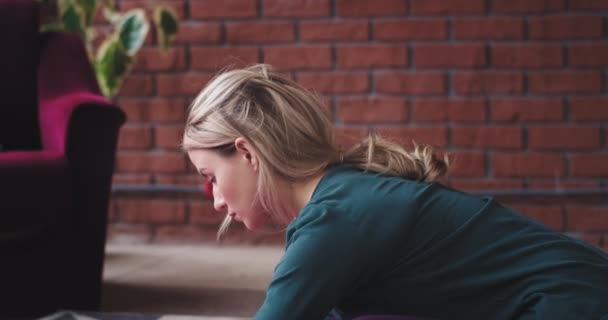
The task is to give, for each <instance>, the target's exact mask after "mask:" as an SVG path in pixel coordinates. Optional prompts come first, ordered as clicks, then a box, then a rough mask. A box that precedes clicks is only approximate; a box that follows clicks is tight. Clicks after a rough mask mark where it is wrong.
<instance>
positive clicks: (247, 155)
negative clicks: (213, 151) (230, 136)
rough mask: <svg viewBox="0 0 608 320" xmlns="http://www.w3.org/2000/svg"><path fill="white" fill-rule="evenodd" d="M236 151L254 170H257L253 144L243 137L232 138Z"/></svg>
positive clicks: (257, 161) (257, 163)
mask: <svg viewBox="0 0 608 320" xmlns="http://www.w3.org/2000/svg"><path fill="white" fill-rule="evenodd" d="M234 146H235V147H236V152H237V154H239V155H240V156H242V157H243V159H244V160H245V161H247V162H248V163H249V164H251V166H252V167H253V169H254V170H255V171H257V170H258V165H259V160H258V157H257V154H256V152H255V150H254V149H253V146H252V145H251V143H249V141H247V139H245V138H244V137H238V138H236V139H235V140H234Z"/></svg>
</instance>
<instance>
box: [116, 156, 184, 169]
mask: <svg viewBox="0 0 608 320" xmlns="http://www.w3.org/2000/svg"><path fill="white" fill-rule="evenodd" d="M185 170H186V155H185V154H183V153H182V152H153V153H152V152H139V151H138V152H135V151H132V152H125V151H123V152H119V153H118V155H117V159H116V171H117V172H133V173H147V172H158V173H179V172H184V171H185Z"/></svg>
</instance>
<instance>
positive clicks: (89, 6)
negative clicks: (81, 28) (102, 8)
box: [76, 0, 97, 26]
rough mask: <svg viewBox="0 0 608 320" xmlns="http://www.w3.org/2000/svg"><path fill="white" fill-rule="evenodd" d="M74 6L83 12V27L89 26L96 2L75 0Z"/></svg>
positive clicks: (95, 8) (92, 0)
mask: <svg viewBox="0 0 608 320" xmlns="http://www.w3.org/2000/svg"><path fill="white" fill-rule="evenodd" d="M76 4H77V5H78V6H79V7H81V8H82V10H83V12H84V23H85V26H90V25H91V22H92V21H93V16H94V15H95V11H97V0H76Z"/></svg>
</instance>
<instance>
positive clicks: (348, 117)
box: [336, 97, 407, 122]
mask: <svg viewBox="0 0 608 320" xmlns="http://www.w3.org/2000/svg"><path fill="white" fill-rule="evenodd" d="M336 113H337V119H338V120H339V121H344V122H403V121H405V120H407V102H406V100H405V99H404V98H399V97H344V98H340V99H339V100H338V106H337V110H336Z"/></svg>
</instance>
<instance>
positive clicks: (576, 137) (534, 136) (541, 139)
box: [528, 126, 600, 150]
mask: <svg viewBox="0 0 608 320" xmlns="http://www.w3.org/2000/svg"><path fill="white" fill-rule="evenodd" d="M528 147H530V148H533V149H565V150H572V149H597V148H599V147H600V128H599V127H596V128H592V127H574V126H570V127H565V126H560V127H546V126H543V127H528Z"/></svg>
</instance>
